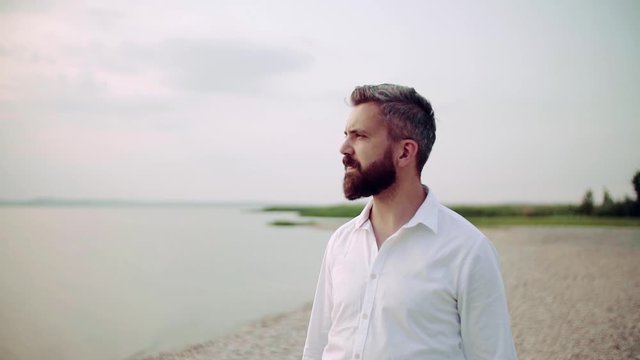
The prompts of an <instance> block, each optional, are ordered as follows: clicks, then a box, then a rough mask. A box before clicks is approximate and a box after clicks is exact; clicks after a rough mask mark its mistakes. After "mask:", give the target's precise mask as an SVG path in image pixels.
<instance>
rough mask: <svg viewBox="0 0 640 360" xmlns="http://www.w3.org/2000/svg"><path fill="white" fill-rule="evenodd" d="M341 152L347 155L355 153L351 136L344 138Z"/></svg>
mask: <svg viewBox="0 0 640 360" xmlns="http://www.w3.org/2000/svg"><path fill="white" fill-rule="evenodd" d="M340 154H342V155H347V154H349V155H353V147H352V146H351V143H350V142H349V138H346V139H344V142H343V143H342V145H341V146H340Z"/></svg>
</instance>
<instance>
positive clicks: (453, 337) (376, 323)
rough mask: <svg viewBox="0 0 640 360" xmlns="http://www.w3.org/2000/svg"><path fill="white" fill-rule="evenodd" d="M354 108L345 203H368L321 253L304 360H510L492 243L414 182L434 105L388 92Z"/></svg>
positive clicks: (389, 88) (372, 88)
mask: <svg viewBox="0 0 640 360" xmlns="http://www.w3.org/2000/svg"><path fill="white" fill-rule="evenodd" d="M351 103H352V105H353V109H352V112H351V115H350V116H349V118H348V120H347V125H346V130H345V141H344V143H343V144H342V146H341V148H340V152H341V153H342V155H343V161H342V162H343V164H344V167H345V174H344V184H343V188H344V194H345V196H346V198H347V199H349V200H354V199H358V198H361V197H368V196H372V199H371V200H370V201H369V202H368V204H367V205H366V207H365V208H364V210H363V211H362V213H361V214H360V215H359V216H357V217H356V218H354V219H353V220H351V221H349V222H347V223H346V224H344V225H343V226H342V227H340V228H339V229H338V230H336V232H335V233H334V234H333V236H332V237H331V239H330V240H329V243H328V244H327V248H326V251H325V254H324V258H323V260H322V266H321V270H320V276H319V280H318V286H317V289H316V295H315V299H314V303H313V310H312V312H311V319H310V321H309V330H308V332H307V340H306V343H305V347H304V354H303V359H304V360H312V359H313V360H316V359H324V360H328V359H330V360H334V359H336V360H337V359H345V360H346V359H355V360H359V359H365V360H370V359H385V360H386V359H500V360H511V359H516V351H515V347H514V345H513V340H512V335H511V328H510V324H509V313H508V310H507V302H506V297H505V292H504V287H503V284H502V277H501V275H500V269H499V264H498V259H497V254H496V251H495V249H494V247H493V245H492V243H491V242H490V241H489V240H488V239H487V238H486V237H485V236H484V235H483V234H482V233H481V232H480V231H479V230H478V229H476V228H475V227H474V226H473V225H472V224H471V223H469V222H468V221H466V220H465V219H464V218H463V217H461V216H460V215H458V214H456V213H455V212H453V211H452V210H450V209H448V208H446V207H445V206H443V205H441V204H440V203H439V202H438V200H437V198H436V196H435V195H434V193H433V191H431V190H430V189H429V188H428V187H426V186H424V185H422V182H421V180H420V176H421V173H422V169H423V167H424V165H425V163H426V161H427V159H428V157H429V154H430V152H431V148H432V147H433V143H434V142H435V138H436V136H435V121H434V113H433V109H432V107H431V104H430V103H429V102H428V101H427V100H426V99H425V98H424V97H422V96H421V95H420V94H418V93H417V92H416V91H415V90H414V89H413V88H408V87H404V86H398V85H391V84H382V85H367V86H361V87H357V88H356V89H355V90H354V91H353V92H352V94H351Z"/></svg>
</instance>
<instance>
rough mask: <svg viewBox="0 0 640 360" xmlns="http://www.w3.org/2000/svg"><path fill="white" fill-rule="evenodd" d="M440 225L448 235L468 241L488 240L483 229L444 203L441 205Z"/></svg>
mask: <svg viewBox="0 0 640 360" xmlns="http://www.w3.org/2000/svg"><path fill="white" fill-rule="evenodd" d="M438 227H439V229H441V231H442V233H443V234H445V235H446V236H450V237H452V238H456V239H460V240H462V241H464V242H467V243H469V242H471V243H475V242H485V241H488V239H487V237H486V236H485V235H484V234H483V233H482V231H480V229H478V228H477V227H476V226H475V225H473V224H472V223H471V222H469V220H467V219H465V218H464V217H463V216H462V215H460V214H458V213H457V212H455V211H453V210H451V209H450V208H448V207H446V206H444V205H442V204H440V206H439V216H438Z"/></svg>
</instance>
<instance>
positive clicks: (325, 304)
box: [302, 246, 332, 360]
mask: <svg viewBox="0 0 640 360" xmlns="http://www.w3.org/2000/svg"><path fill="white" fill-rule="evenodd" d="M328 253H329V246H327V250H325V253H324V257H323V259H322V265H321V266H320V275H319V277H318V285H317V287H316V295H315V297H314V300H313V308H312V310H311V319H310V320H309V329H308V330H307V340H306V341H305V344H304V351H303V354H302V359H303V360H320V359H322V353H323V352H324V348H325V346H326V345H327V341H328V340H327V339H328V335H329V329H330V328H331V308H332V300H331V272H330V271H329V264H328Z"/></svg>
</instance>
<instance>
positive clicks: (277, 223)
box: [269, 220, 315, 226]
mask: <svg viewBox="0 0 640 360" xmlns="http://www.w3.org/2000/svg"><path fill="white" fill-rule="evenodd" d="M269 224H270V225H273V226H298V225H315V222H313V221H291V220H274V221H272V222H270V223H269Z"/></svg>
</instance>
